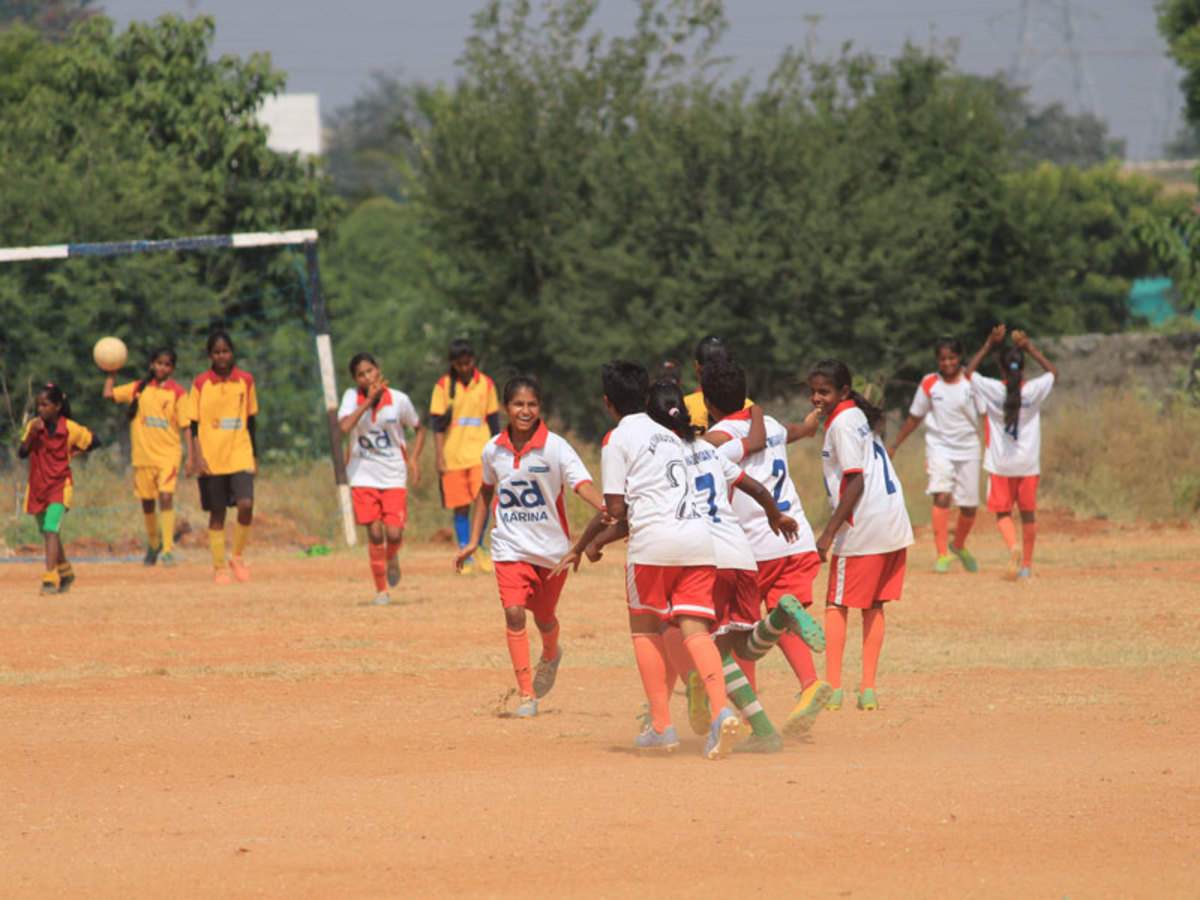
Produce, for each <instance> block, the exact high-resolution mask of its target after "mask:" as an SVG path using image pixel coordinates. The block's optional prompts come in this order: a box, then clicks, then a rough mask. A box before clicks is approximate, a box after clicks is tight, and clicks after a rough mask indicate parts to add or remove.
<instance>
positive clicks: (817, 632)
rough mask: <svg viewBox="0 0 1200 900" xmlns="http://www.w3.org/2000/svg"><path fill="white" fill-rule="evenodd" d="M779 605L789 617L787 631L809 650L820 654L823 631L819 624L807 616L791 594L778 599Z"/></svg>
mask: <svg viewBox="0 0 1200 900" xmlns="http://www.w3.org/2000/svg"><path fill="white" fill-rule="evenodd" d="M779 605H780V606H781V607H783V609H784V610H786V611H787V614H788V616H790V617H791V620H792V621H791V622H790V623H788V630H789V631H791V632H792V633H793V634H795V635H797V636H798V637H799V638H800V640H802V641H804V643H805V644H807V645H808V649H809V650H812V651H813V652H814V653H820V652H822V651H823V650H824V649H825V629H824V628H822V627H821V623H820V622H818V621H817V620H816V619H814V618H813V617H812V616H810V615H809V614H808V610H806V609H805V608H804V604H802V603H801V602H800V601H799V600H797V599H796V598H795V597H793V596H792V595H791V594H784V595H783V596H782V597H780V598H779Z"/></svg>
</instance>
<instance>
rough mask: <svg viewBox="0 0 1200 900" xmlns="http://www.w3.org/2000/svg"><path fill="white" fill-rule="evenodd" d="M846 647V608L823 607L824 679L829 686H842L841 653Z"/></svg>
mask: <svg viewBox="0 0 1200 900" xmlns="http://www.w3.org/2000/svg"><path fill="white" fill-rule="evenodd" d="M845 649H846V610H845V609H844V608H843V607H840V606H827V607H825V680H826V681H828V682H829V685H830V687H833V688H840V687H841V686H842V653H843V652H844V651H845Z"/></svg>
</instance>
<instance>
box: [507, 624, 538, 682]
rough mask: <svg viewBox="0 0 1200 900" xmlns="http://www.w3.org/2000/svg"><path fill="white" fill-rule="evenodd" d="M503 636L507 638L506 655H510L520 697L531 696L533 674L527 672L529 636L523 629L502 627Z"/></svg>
mask: <svg viewBox="0 0 1200 900" xmlns="http://www.w3.org/2000/svg"><path fill="white" fill-rule="evenodd" d="M504 636H505V637H506V638H508V655H509V656H510V657H512V664H513V672H514V673H515V674H516V676H517V688H518V689H519V690H520V691H521V696H522V697H532V696H533V675H531V674H530V672H529V637H528V636H527V635H526V634H525V629H524V628H522V629H521V630H520V631H513V630H512V629H511V628H508V627H506V628H505V629H504Z"/></svg>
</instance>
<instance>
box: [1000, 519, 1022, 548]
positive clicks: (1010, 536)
mask: <svg viewBox="0 0 1200 900" xmlns="http://www.w3.org/2000/svg"><path fill="white" fill-rule="evenodd" d="M996 527H997V528H999V529H1000V537H1002V538H1004V546H1005V547H1007V548H1008V549H1009V550H1011V549H1012V548H1013V547H1015V546H1017V526H1016V525H1014V524H1013V520H1012V516H996Z"/></svg>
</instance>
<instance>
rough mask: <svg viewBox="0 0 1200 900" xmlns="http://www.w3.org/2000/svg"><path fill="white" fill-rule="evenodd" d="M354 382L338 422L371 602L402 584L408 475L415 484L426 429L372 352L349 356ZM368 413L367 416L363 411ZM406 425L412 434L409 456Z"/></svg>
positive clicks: (344, 398) (382, 600) (384, 600)
mask: <svg viewBox="0 0 1200 900" xmlns="http://www.w3.org/2000/svg"><path fill="white" fill-rule="evenodd" d="M350 375H351V377H353V378H354V382H355V384H356V385H357V387H353V388H350V389H349V390H347V391H346V393H345V394H344V395H343V396H342V405H341V407H340V408H339V409H338V427H339V428H341V430H342V434H347V435H349V436H350V451H349V459H348V460H347V462H346V475H347V477H348V479H349V481H350V498H351V500H352V502H353V504H354V518H355V520H357V522H358V524H359V525H365V526H367V540H368V544H367V555H368V558H369V560H370V563H371V576H372V577H373V578H374V579H375V603H376V604H378V605H380V606H384V605H386V604H387V603H388V600H389V597H388V592H387V589H388V587H389V586H390V587H395V586H396V585H397V584H399V583H400V559H399V557H398V556H397V554H398V553H399V551H400V542H401V541H402V540H403V538H404V526H405V524H406V523H407V522H408V476H409V475H410V474H411V475H412V485H413V487H416V485H417V481H418V479H419V478H420V474H421V473H420V470H419V469H418V468H417V460H418V459H420V456H421V449H422V448H423V447H424V446H425V428H424V427H423V426H422V425H421V419H420V417H419V416H418V415H417V411H416V409H414V408H413V405H412V401H411V400H409V399H408V395H407V394H403V393H401V392H400V391H397V390H393V389H392V388H390V387H388V384H387V380H386V379H385V378H384V377H383V375H382V374H381V373H380V371H379V366H378V365H377V364H376V362H375V358H374V357H373V356H371V354H370V353H357V354H355V355H354V357H353V358H352V359H351V360H350ZM368 413H370V415H367V414H368ZM405 427H408V428H411V429H413V431H414V432H415V433H416V442H415V443H414V445H413V452H412V455H411V457H410V456H409V453H408V449H407V446H406V443H405V440H404V429H405Z"/></svg>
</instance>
